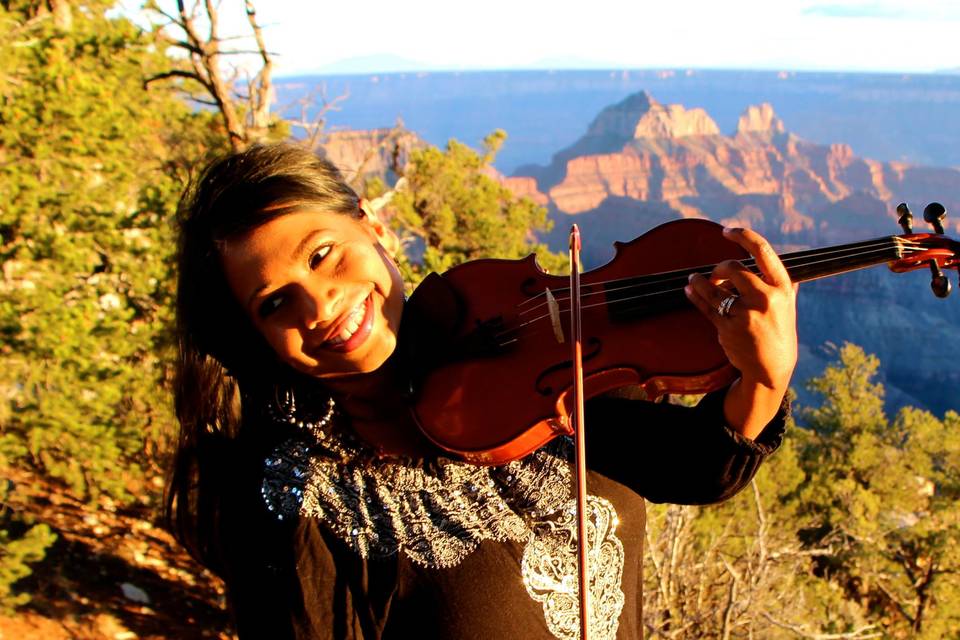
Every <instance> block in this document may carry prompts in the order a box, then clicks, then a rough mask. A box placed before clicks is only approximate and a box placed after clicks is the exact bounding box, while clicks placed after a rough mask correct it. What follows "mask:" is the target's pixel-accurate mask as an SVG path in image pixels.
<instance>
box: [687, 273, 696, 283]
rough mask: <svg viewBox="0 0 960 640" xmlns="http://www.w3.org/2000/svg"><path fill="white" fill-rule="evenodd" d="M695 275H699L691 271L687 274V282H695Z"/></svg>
mask: <svg viewBox="0 0 960 640" xmlns="http://www.w3.org/2000/svg"><path fill="white" fill-rule="evenodd" d="M695 275H697V274H696V273H691V274H690V275H689V276H687V282H693V276H695Z"/></svg>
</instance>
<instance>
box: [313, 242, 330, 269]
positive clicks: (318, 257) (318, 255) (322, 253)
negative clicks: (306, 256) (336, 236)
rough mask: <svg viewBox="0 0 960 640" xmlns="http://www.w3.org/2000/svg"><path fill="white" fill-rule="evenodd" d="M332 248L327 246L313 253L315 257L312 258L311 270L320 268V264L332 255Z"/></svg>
mask: <svg viewBox="0 0 960 640" xmlns="http://www.w3.org/2000/svg"><path fill="white" fill-rule="evenodd" d="M330 249H331V246H330V245H329V244H326V245H324V246H322V247H320V248H319V249H317V250H316V251H314V252H313V255H311V256H310V268H311V269H316V268H317V267H319V266H320V262H321V261H323V259H324V258H325V257H326V256H327V254H328V253H330Z"/></svg>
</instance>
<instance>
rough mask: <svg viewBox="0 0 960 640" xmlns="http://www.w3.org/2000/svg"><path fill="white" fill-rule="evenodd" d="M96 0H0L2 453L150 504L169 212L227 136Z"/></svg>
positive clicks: (164, 404) (14, 559)
mask: <svg viewBox="0 0 960 640" xmlns="http://www.w3.org/2000/svg"><path fill="white" fill-rule="evenodd" d="M109 6H110V3H107V2H103V1H98V0H89V1H83V2H66V1H62V0H61V1H59V2H49V3H48V2H45V1H27V2H24V1H19V2H18V1H16V0H13V1H10V2H2V3H0V459H2V460H4V464H5V465H14V466H17V467H21V468H25V469H29V470H31V471H32V472H33V473H38V474H42V475H44V476H46V477H47V478H48V479H50V480H53V481H55V482H59V483H62V485H64V486H65V487H67V488H68V489H69V490H70V491H72V492H74V493H75V494H77V495H79V496H81V497H86V498H89V499H95V498H96V497H97V496H99V495H110V496H114V497H117V498H120V499H122V500H126V501H130V500H133V499H134V498H136V499H138V500H141V501H146V502H149V501H150V500H152V495H153V493H154V492H155V491H148V490H147V489H145V487H144V484H143V481H144V475H145V473H146V472H149V471H151V470H156V467H157V462H158V447H161V446H162V442H163V438H164V435H165V434H166V433H167V432H169V431H170V429H171V425H172V422H173V418H172V412H171V408H170V402H169V399H168V397H167V392H166V389H165V388H164V379H165V365H166V362H167V361H168V360H169V354H170V353H171V352H170V346H171V345H170V344H169V340H168V339H167V337H166V336H167V335H168V327H169V325H170V321H171V317H170V316H171V313H172V311H171V309H172V305H171V304H170V291H171V284H170V278H169V271H170V263H171V256H172V253H173V248H174V241H173V230H172V226H171V225H170V219H171V217H172V214H173V211H174V209H175V206H176V202H177V199H178V197H179V192H180V190H181V185H182V182H183V180H184V179H185V177H186V175H187V173H188V172H189V170H190V167H191V166H192V165H193V164H194V163H195V162H196V161H197V159H198V158H200V157H202V156H203V154H204V153H206V152H207V151H208V150H209V149H211V148H223V147H224V143H223V140H225V136H224V135H223V134H222V131H221V130H219V128H218V125H217V123H216V121H215V120H214V119H213V117H212V114H210V113H208V112H195V111H193V110H192V109H190V108H189V107H188V106H187V105H186V104H185V103H184V102H183V101H182V100H181V98H180V97H179V94H178V89H177V88H176V87H175V86H169V87H159V88H153V89H151V90H150V91H145V90H144V86H143V82H144V78H145V77H147V76H148V75H150V74H153V73H156V72H157V71H158V70H161V69H164V68H166V66H167V65H168V61H167V59H166V56H165V55H164V50H163V46H162V44H158V42H157V40H156V39H155V38H154V37H153V35H152V34H148V33H143V32H142V31H141V30H140V29H138V28H137V27H135V26H134V25H133V24H131V23H130V22H129V21H128V20H126V19H123V18H119V17H112V18H111V17H108V16H107V11H108V9H109ZM18 495H19V492H17V491H16V490H14V491H12V492H11V493H10V495H6V492H5V499H4V503H5V506H6V507H7V508H8V509H12V510H13V511H12V512H9V513H8V512H7V511H5V512H4V521H3V522H0V527H2V528H4V529H7V530H8V531H9V532H12V531H13V530H14V529H16V528H17V526H16V522H15V521H16V519H17V514H16V509H17V499H16V498H17V496H18ZM30 531H33V533H32V534H28V535H27V537H25V538H23V540H24V541H26V540H30V541H31V542H30V543H29V545H28V546H30V547H31V549H33V551H31V552H30V553H26V552H17V553H16V554H14V555H11V554H13V552H12V551H11V549H14V548H16V547H15V546H14V545H15V544H17V543H15V542H13V540H14V538H12V537H10V536H8V534H7V533H2V534H0V535H2V537H4V543H5V545H7V546H8V549H7V552H6V553H5V554H4V555H2V556H0V576H3V577H0V582H2V581H4V580H8V579H10V577H11V576H13V575H16V571H19V570H18V569H15V567H16V565H18V563H19V564H22V563H23V562H25V561H26V560H28V559H34V560H35V559H37V558H38V555H37V553H36V552H35V551H36V548H37V547H38V545H39V546H41V547H42V546H43V545H44V544H45V543H48V542H49V540H50V538H49V536H45V535H43V532H42V531H41V530H39V529H37V530H30ZM11 535H12V534H11ZM23 544H25V545H26V544H28V543H27V542H24V543H23ZM21 546H22V545H21ZM21 551H22V550H21ZM11 567H14V569H11ZM0 586H2V585H0Z"/></svg>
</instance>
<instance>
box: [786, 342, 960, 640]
mask: <svg viewBox="0 0 960 640" xmlns="http://www.w3.org/2000/svg"><path fill="white" fill-rule="evenodd" d="M878 367H879V361H878V360H877V358H876V357H874V356H872V355H867V354H865V353H864V352H863V350H862V349H860V348H859V347H856V346H854V345H850V344H846V345H844V346H843V347H842V349H841V350H840V359H839V362H838V363H837V364H835V365H832V366H830V367H828V368H827V369H826V371H824V373H823V375H822V376H820V377H818V378H815V379H814V380H812V381H811V383H810V388H811V389H812V390H814V391H816V392H818V393H820V394H822V395H823V396H824V402H823V404H822V405H821V406H820V407H817V408H812V409H809V410H806V411H804V412H803V413H802V418H803V422H804V424H805V426H807V428H808V429H807V431H806V432H805V434H806V436H807V437H806V438H805V440H804V442H803V445H802V454H801V459H802V461H803V467H804V469H805V471H806V472H807V474H808V478H809V480H808V482H807V484H806V486H805V487H804V488H803V490H802V502H803V505H804V506H803V510H804V512H805V514H806V516H808V517H809V519H810V520H811V521H812V522H813V523H814V524H813V526H811V527H810V528H808V529H807V530H805V531H804V532H802V533H803V535H804V537H805V539H806V540H807V542H808V543H809V544H815V545H821V546H822V545H830V546H832V547H833V548H834V549H835V553H833V554H831V555H829V556H826V557H822V558H820V559H819V562H818V566H817V571H818V574H819V575H820V576H821V577H822V578H823V579H825V580H829V581H830V582H832V583H833V584H836V585H838V586H839V587H840V588H842V590H843V591H844V593H845V595H846V599H847V600H848V601H849V602H851V603H857V604H858V605H859V606H862V607H863V609H864V611H865V614H866V615H867V616H868V617H869V619H870V620H871V621H874V622H875V623H876V624H878V625H879V626H881V627H882V628H883V629H884V631H885V633H886V634H888V635H889V636H890V637H897V638H944V637H957V636H958V634H960V604H958V603H960V575H958V570H960V545H958V541H960V507H958V503H957V498H958V495H960V416H958V415H957V414H956V413H954V412H948V413H947V415H946V416H945V417H944V419H943V420H939V419H937V418H936V417H935V416H933V415H931V414H930V413H928V412H925V411H921V410H918V409H914V408H910V407H908V408H905V409H902V410H901V411H900V412H899V414H898V415H897V417H896V419H895V420H894V421H893V423H892V424H891V423H890V422H889V420H888V419H887V417H886V415H885V414H884V412H883V387H882V385H880V384H879V383H877V382H875V381H874V377H875V376H876V372H877V369H878Z"/></svg>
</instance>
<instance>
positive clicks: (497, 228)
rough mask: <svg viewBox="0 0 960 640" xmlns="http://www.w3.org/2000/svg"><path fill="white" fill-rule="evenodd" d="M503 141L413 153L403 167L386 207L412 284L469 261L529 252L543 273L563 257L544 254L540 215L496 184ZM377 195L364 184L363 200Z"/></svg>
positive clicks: (493, 138)
mask: <svg viewBox="0 0 960 640" xmlns="http://www.w3.org/2000/svg"><path fill="white" fill-rule="evenodd" d="M505 139H506V134H505V133H504V132H503V131H501V130H497V131H495V132H493V133H492V134H490V135H489V136H487V137H486V138H485V139H484V141H483V150H482V153H477V152H476V151H474V150H473V149H471V148H469V147H468V146H466V145H464V144H462V143H460V142H457V141H456V140H450V142H449V143H447V147H446V149H445V150H443V151H441V150H440V149H438V148H436V147H428V148H426V149H420V150H415V151H413V152H412V153H411V156H410V159H409V162H408V163H407V165H406V167H405V168H404V169H403V179H404V182H405V186H403V187H402V188H400V189H398V190H397V191H396V194H395V195H394V197H393V199H392V202H391V207H390V208H391V210H392V211H393V218H392V224H393V225H394V228H395V229H396V230H397V231H398V233H399V235H400V237H401V240H402V241H403V242H404V245H405V247H406V259H405V260H404V261H403V262H402V263H401V269H402V270H403V271H404V272H405V273H404V276H405V277H406V279H407V282H408V283H413V284H416V283H418V282H419V281H420V280H421V279H422V278H423V277H424V276H426V275H427V274H428V273H430V272H431V271H436V272H443V271H446V270H447V269H449V268H450V267H452V266H454V265H457V264H460V263H462V262H466V261H468V260H474V259H477V258H522V257H525V256H527V255H529V254H530V253H536V254H537V259H538V261H539V263H540V265H541V266H542V267H544V268H546V269H548V270H551V271H560V272H562V270H564V269H566V268H567V267H566V264H567V259H566V257H565V256H560V255H557V254H554V253H552V252H550V251H549V250H548V249H547V248H546V246H545V245H544V244H543V243H540V242H538V241H537V238H536V234H537V233H538V232H541V231H547V230H549V228H550V224H551V223H550V221H549V220H548V218H547V211H546V209H544V208H543V207H541V206H538V205H537V204H535V203H534V202H533V201H532V200H530V199H529V198H517V197H516V196H514V195H513V193H512V192H511V191H510V190H509V189H508V188H507V187H505V186H504V185H503V184H502V183H501V182H500V181H499V180H498V179H497V174H496V172H495V171H494V170H493V169H492V168H491V166H490V165H491V163H492V162H493V159H494V158H495V157H496V154H497V151H498V150H499V149H500V146H501V145H502V144H503V141H504V140H505ZM383 191H385V187H384V185H383V183H382V182H377V181H375V182H373V183H372V184H370V185H368V188H367V195H368V196H379V195H381V194H382V193H383Z"/></svg>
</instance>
